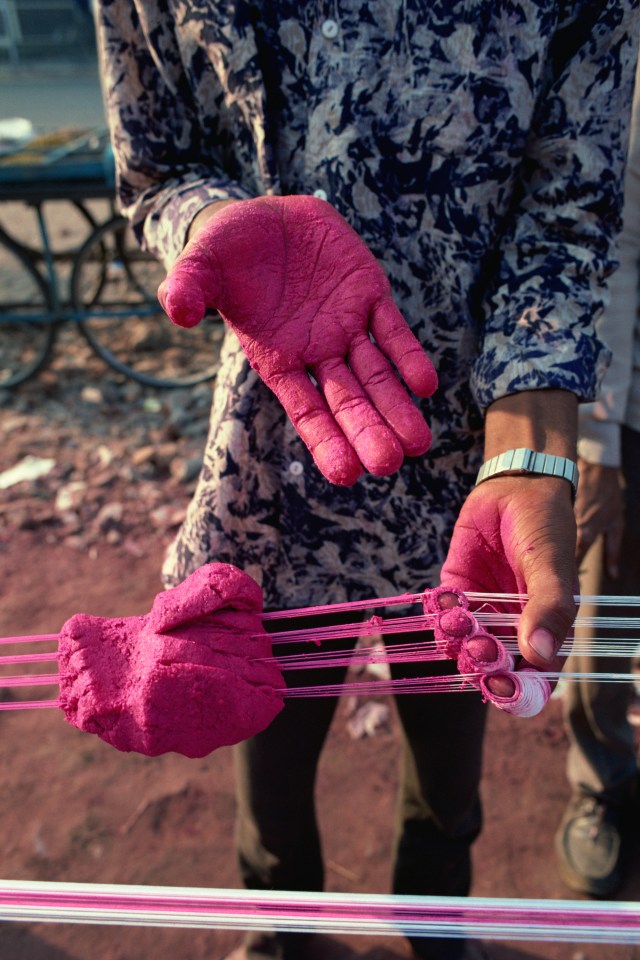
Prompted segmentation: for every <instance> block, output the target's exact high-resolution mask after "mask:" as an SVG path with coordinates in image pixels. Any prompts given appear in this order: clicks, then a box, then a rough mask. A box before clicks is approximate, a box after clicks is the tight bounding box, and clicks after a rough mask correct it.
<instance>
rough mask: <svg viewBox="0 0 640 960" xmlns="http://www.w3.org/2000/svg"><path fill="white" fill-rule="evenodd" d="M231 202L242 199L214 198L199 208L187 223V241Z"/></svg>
mask: <svg viewBox="0 0 640 960" xmlns="http://www.w3.org/2000/svg"><path fill="white" fill-rule="evenodd" d="M232 203H242V201H241V200H236V199H229V200H214V201H213V203H209V204H207V206H206V207H203V208H202V210H199V211H198V213H196V215H195V217H194V218H193V220H192V221H191V223H190V224H189V229H188V231H187V241H189V240H193V238H194V237H195V236H196V235H197V234H198V233H200V231H201V230H204V228H205V227H206V226H207V224H208V223H210V222H211V220H213V219H214V217H216V216H217V215H218V214H219V213H220V211H221V210H224V208H225V207H228V206H229V205H230V204H232Z"/></svg>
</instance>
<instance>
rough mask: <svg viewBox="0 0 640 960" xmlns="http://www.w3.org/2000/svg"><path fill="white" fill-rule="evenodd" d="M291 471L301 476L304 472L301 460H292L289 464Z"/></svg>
mask: <svg viewBox="0 0 640 960" xmlns="http://www.w3.org/2000/svg"><path fill="white" fill-rule="evenodd" d="M289 473H290V474H292V475H293V476H294V477H299V476H301V475H302V474H303V473H304V467H303V466H302V464H301V463H300V461H299V460H292V461H291V463H290V464H289Z"/></svg>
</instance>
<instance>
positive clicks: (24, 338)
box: [0, 243, 56, 388]
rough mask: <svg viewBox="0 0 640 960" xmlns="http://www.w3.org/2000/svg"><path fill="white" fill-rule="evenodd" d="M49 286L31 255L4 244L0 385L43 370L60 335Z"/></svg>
mask: <svg viewBox="0 0 640 960" xmlns="http://www.w3.org/2000/svg"><path fill="white" fill-rule="evenodd" d="M51 310H52V306H51V300H50V297H49V292H48V289H47V285H46V283H45V282H44V280H43V278H42V277H41V276H40V274H39V273H38V271H37V270H36V269H35V267H34V266H33V265H32V264H31V263H30V261H29V260H28V259H27V257H26V256H25V255H24V254H22V253H21V252H20V250H19V249H17V248H14V247H13V246H10V245H8V244H6V243H2V244H0V388H2V387H15V386H16V385H17V384H19V383H22V382H23V381H24V380H28V379H29V377H32V376H33V375H34V373H36V372H37V371H38V370H40V369H41V367H42V366H43V365H44V364H45V363H46V361H47V360H48V359H49V357H50V352H51V347H52V346H53V342H54V340H55V336H56V327H55V325H54V322H53V319H52V316H51Z"/></svg>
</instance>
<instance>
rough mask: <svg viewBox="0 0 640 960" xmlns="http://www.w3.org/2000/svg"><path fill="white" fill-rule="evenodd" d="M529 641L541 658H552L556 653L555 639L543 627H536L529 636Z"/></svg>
mask: <svg viewBox="0 0 640 960" xmlns="http://www.w3.org/2000/svg"><path fill="white" fill-rule="evenodd" d="M529 643H530V644H531V647H532V648H533V649H534V650H535V652H536V653H537V654H538V656H539V657H542V659H543V660H553V658H554V657H555V655H556V641H555V637H554V636H553V634H552V633H549V631H548V630H545V628H544V627H537V629H535V630H534V631H533V633H532V634H531V636H530V637H529Z"/></svg>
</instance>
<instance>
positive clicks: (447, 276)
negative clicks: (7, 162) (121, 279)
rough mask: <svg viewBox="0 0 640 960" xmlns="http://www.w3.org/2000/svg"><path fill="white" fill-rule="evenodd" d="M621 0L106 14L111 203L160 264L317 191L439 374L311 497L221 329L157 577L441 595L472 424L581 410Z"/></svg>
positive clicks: (287, 4) (605, 252)
mask: <svg viewBox="0 0 640 960" xmlns="http://www.w3.org/2000/svg"><path fill="white" fill-rule="evenodd" d="M637 8H638V2H637V0H429V2H427V0H309V2H298V0H259V2H248V0H245V2H243V0H221V2H214V0H189V2H187V0H101V3H100V10H99V37H100V44H101V51H102V65H103V73H104V87H105V95H106V101H107V111H108V116H109V119H110V124H111V129H112V136H113V143H114V150H115V155H116V162H117V171H118V189H119V196H120V200H121V203H122V207H123V210H124V211H125V213H126V214H127V216H129V217H130V218H131V220H132V221H133V223H134V224H135V225H136V229H137V231H138V233H139V235H140V237H141V238H143V242H144V244H145V245H146V246H147V247H148V248H149V249H150V250H152V251H153V252H155V253H156V254H157V255H158V256H159V257H160V258H161V259H162V260H163V261H164V262H165V263H167V264H169V263H171V262H172V261H173V259H175V257H176V256H177V254H178V253H179V252H180V250H181V249H182V247H183V245H184V242H185V236H186V231H187V229H188V226H189V224H190V222H191V220H192V219H193V217H194V215H195V214H196V213H197V212H198V211H199V210H200V209H201V208H202V207H203V206H205V205H207V204H208V203H210V202H211V201H212V200H216V199H221V198H227V197H235V198H240V199H243V198H248V197H253V196H258V195H262V194H270V193H271V194H273V193H275V194H309V193H318V195H321V196H326V197H327V198H328V199H329V201H330V202H331V203H333V204H334V205H335V207H336V208H337V209H338V210H339V211H340V213H341V214H342V215H343V216H344V217H345V218H346V219H347V220H348V221H349V222H350V223H351V224H352V226H353V227H354V228H355V229H356V230H357V231H358V233H359V234H360V236H361V237H362V238H363V239H364V240H365V242H366V243H367V244H368V245H369V247H370V248H371V250H372V251H373V252H374V254H375V255H376V256H377V257H378V259H379V261H380V262H381V264H382V266H383V267H384V269H385V270H386V272H387V274H388V276H389V278H390V280H391V284H392V287H393V290H394V294H395V297H396V301H397V303H398V305H399V306H400V308H401V310H402V311H403V313H404V316H405V317H406V319H407V321H408V322H409V324H410V325H411V327H412V329H413V330H414V332H415V333H416V334H417V336H418V337H419V338H420V340H421V341H422V343H423V344H424V346H425V349H426V350H427V352H428V354H429V356H430V357H431V359H432V360H433V362H434V364H435V366H436V369H437V371H438V375H439V380H440V387H439V390H438V392H437V393H436V395H435V396H434V397H433V398H431V399H430V400H427V401H421V407H422V408H423V410H424V413H425V416H426V418H427V420H428V421H429V423H430V424H431V426H432V429H433V433H434V441H433V447H432V450H431V451H430V453H429V454H428V455H427V456H425V457H420V458H416V459H415V460H410V461H408V462H407V463H406V464H405V466H404V467H403V468H402V469H401V470H400V471H399V472H398V473H397V474H395V475H394V476H392V477H388V478H379V477H371V476H366V477H364V478H363V479H362V480H360V481H359V482H358V483H357V484H356V485H355V486H354V487H353V488H349V489H347V490H344V489H339V488H337V487H334V486H332V485H331V484H329V483H327V482H326V481H325V480H324V478H323V477H322V476H320V475H319V474H318V472H317V470H316V469H315V467H314V466H313V465H312V462H311V460H310V457H309V455H308V453H307V451H306V449H305V448H304V446H303V445H302V443H301V441H299V439H298V437H297V435H296V433H295V431H294V430H293V428H292V426H291V425H290V424H289V423H288V421H287V420H286V417H285V416H284V414H283V413H282V411H281V410H280V408H279V406H278V403H277V401H276V400H275V398H274V397H272V395H271V394H270V393H269V391H268V390H267V389H266V387H264V385H263V384H262V383H261V382H260V381H259V379H258V378H257V376H256V374H255V373H254V372H253V371H252V370H251V369H250V368H249V365H248V363H247V362H246V360H245V358H244V356H243V355H242V353H241V351H240V350H239V347H238V345H237V342H236V341H235V339H234V338H233V337H232V336H231V335H228V336H227V338H226V342H225V345H224V348H223V363H222V368H221V371H220V375H219V377H218V383H217V389H216V392H215V398H214V405H213V413H212V425H211V432H210V435H209V440H208V444H207V451H206V458H205V466H204V470H203V474H202V477H201V479H200V483H199V485H198V489H197V491H196V494H195V496H194V500H193V502H192V504H191V507H190V510H189V514H188V517H187V519H186V521H185V524H184V526H183V528H182V530H181V532H180V534H179V536H178V539H177V541H176V543H175V544H174V546H173V548H172V550H171V552H170V555H169V557H168V560H167V564H166V567H165V573H166V578H167V581H168V582H176V581H178V580H180V579H182V578H183V577H184V576H186V575H187V574H188V573H189V572H191V570H193V569H194V568H195V567H197V566H199V565H201V564H202V563H204V562H207V561H209V560H214V559H217V560H224V561H227V562H232V563H236V564H237V565H239V566H241V567H243V568H244V569H245V570H247V571H248V572H249V573H251V574H252V575H254V576H256V577H257V578H258V579H259V580H261V582H262V584H263V587H264V590H265V598H266V602H267V604H269V605H276V606H283V605H285V604H286V605H289V606H290V605H292V604H293V605H298V604H306V603H314V602H327V600H340V599H343V598H345V597H348V598H358V597H367V596H372V595H375V594H380V595H382V594H389V593H396V592H400V591H404V590H411V591H413V590H418V589H420V588H421V587H423V586H425V585H427V583H429V582H431V583H433V582H434V581H435V580H436V579H437V570H438V568H439V565H440V564H441V562H442V560H443V558H444V555H445V553H446V548H447V544H448V540H449V537H450V535H451V531H452V528H453V523H454V522H455V519H456V516H457V513H458V511H459V509H460V506H461V504H462V502H463V500H464V497H465V496H466V494H467V492H468V490H469V488H470V486H471V484H472V483H473V479H474V477H475V473H476V471H477V467H478V463H479V460H480V458H481V446H480V444H481V435H482V410H483V408H485V407H486V406H487V405H489V404H490V403H491V402H493V401H494V400H496V399H498V398H500V397H502V396H505V395H506V394H509V393H513V392H516V391H521V390H530V389H545V388H556V389H563V390H569V391H572V392H574V393H575V394H577V395H578V397H579V398H580V399H582V400H588V399H591V398H593V396H594V393H595V390H596V385H597V381H598V378H599V375H600V373H601V371H602V366H603V363H604V361H605V359H606V357H605V355H606V351H605V350H603V347H602V344H600V343H599V342H598V340H597V339H596V337H595V336H594V332H593V320H594V318H595V317H596V316H597V315H598V314H599V312H600V311H601V309H602V298H603V289H604V285H605V280H606V277H607V276H608V274H609V273H610V272H611V270H612V267H613V265H614V261H615V238H616V234H617V232H618V230H619V227H620V211H621V184H622V171H623V165H624V157H625V151H626V142H627V125H628V115H629V110H630V104H631V96H632V84H633V75H634V66H635V60H636V53H637V42H638V26H639V23H638V20H639V17H638V9H637Z"/></svg>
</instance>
